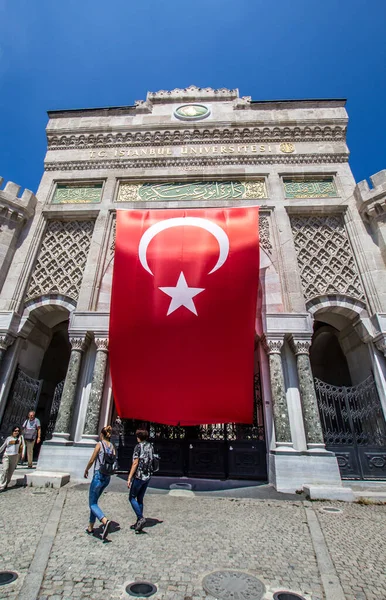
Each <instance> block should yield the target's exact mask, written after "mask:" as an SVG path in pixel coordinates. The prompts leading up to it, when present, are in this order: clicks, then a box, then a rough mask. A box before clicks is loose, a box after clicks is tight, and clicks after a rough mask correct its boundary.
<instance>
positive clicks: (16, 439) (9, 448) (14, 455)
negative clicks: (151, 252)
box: [0, 425, 23, 492]
mask: <svg viewBox="0 0 386 600" xmlns="http://www.w3.org/2000/svg"><path fill="white" fill-rule="evenodd" d="M3 450H5V452H4V456H3V471H2V473H1V476H0V492H3V491H4V490H5V489H6V488H7V486H8V484H9V482H10V481H11V478H12V475H13V472H14V470H15V469H16V466H17V463H18V462H19V458H20V456H21V455H22V453H23V438H22V435H21V429H20V427H18V426H17V425H15V427H14V428H13V429H12V435H10V436H8V437H7V438H6V440H5V442H4V444H3V445H2V446H1V448H0V454H1V452H3Z"/></svg>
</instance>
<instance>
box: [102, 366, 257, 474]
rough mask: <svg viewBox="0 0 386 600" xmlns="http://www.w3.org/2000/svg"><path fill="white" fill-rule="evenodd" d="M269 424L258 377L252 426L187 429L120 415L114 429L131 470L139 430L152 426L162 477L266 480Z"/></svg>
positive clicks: (121, 465)
mask: <svg viewBox="0 0 386 600" xmlns="http://www.w3.org/2000/svg"><path fill="white" fill-rule="evenodd" d="M263 423H264V421H263V403H262V397H261V388H260V377H259V375H256V376H255V381H254V414H253V423H252V424H250V425H243V424H239V423H226V424H224V423H219V424H213V425H197V426H189V427H182V426H171V425H162V424H159V423H148V422H141V421H134V420H130V419H123V420H122V421H121V420H118V419H117V421H116V422H115V424H114V426H113V431H114V437H115V443H116V444H117V446H118V463H119V468H120V470H122V471H128V470H129V469H130V466H131V460H132V454H133V449H134V446H135V444H136V440H135V431H136V429H138V428H139V427H144V428H146V429H148V430H149V434H150V441H151V442H152V443H153V444H154V445H155V448H156V450H157V452H158V453H159V454H160V456H161V461H160V471H159V473H158V474H159V475H167V476H176V477H180V476H183V475H185V476H188V477H204V478H218V479H226V478H230V479H256V480H266V479H267V461H266V443H265V432H264V425H263Z"/></svg>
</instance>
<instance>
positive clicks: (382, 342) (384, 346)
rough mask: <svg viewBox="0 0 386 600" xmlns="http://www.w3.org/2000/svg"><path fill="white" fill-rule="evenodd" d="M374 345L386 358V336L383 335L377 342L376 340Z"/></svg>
mask: <svg viewBox="0 0 386 600" xmlns="http://www.w3.org/2000/svg"><path fill="white" fill-rule="evenodd" d="M374 343H375V345H376V347H377V348H378V350H379V352H382V354H383V356H385V357H386V336H384V335H383V336H381V337H380V338H378V339H377V340H374Z"/></svg>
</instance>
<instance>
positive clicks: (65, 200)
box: [51, 183, 103, 204]
mask: <svg viewBox="0 0 386 600" xmlns="http://www.w3.org/2000/svg"><path fill="white" fill-rule="evenodd" d="M102 187H103V183H58V184H57V186H56V189H55V192H54V195H53V197H52V200H51V203H52V204H81V203H86V204H95V203H98V202H100V201H101V197H102Z"/></svg>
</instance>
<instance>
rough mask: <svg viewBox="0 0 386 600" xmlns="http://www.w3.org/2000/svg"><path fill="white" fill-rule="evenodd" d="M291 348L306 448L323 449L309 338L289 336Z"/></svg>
mask: <svg viewBox="0 0 386 600" xmlns="http://www.w3.org/2000/svg"><path fill="white" fill-rule="evenodd" d="M290 342H291V346H292V349H293V351H294V353H295V356H296V366H297V371H298V378H299V391H300V398H301V404H302V412H303V423H304V431H305V434H306V441H307V448H308V449H309V450H312V449H319V450H320V449H324V448H325V445H324V439H323V430H322V425H321V422H320V416H319V409H318V402H317V399H316V393H315V387H314V378H313V375H312V369H311V362H310V356H309V350H310V346H311V340H310V339H296V338H294V336H291V338H290Z"/></svg>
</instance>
